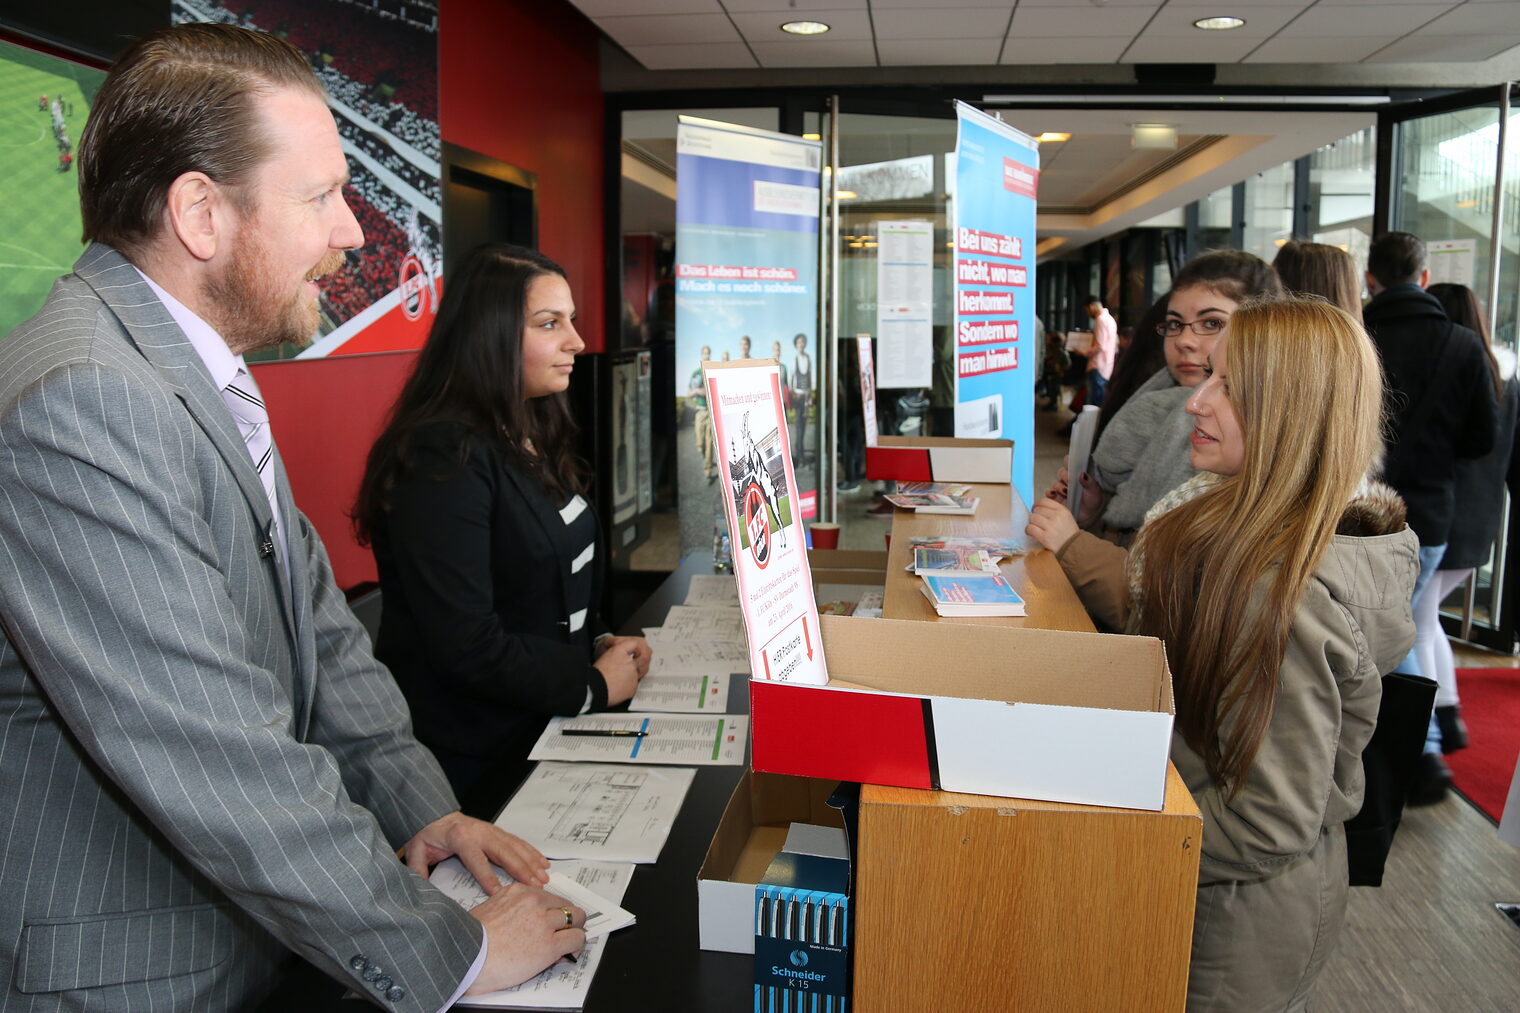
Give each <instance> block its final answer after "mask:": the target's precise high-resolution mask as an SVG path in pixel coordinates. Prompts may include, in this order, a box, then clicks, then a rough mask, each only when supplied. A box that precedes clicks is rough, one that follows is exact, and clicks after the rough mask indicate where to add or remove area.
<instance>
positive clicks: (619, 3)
mask: <svg viewBox="0 0 1520 1013" xmlns="http://www.w3.org/2000/svg"><path fill="white" fill-rule="evenodd" d="M570 2H571V3H572V4H573V5H575V7H577V8H579V10H580V12H581V13H582V14H584V15H586V16H587V17H588V18H600V17H605V16H611V15H617V14H722V13H723V5H722V4H721V3H719V2H718V0H570Z"/></svg>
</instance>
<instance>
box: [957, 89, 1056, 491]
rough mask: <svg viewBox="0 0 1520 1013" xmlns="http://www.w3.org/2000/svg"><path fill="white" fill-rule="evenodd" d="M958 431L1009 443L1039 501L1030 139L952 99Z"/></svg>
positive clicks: (1018, 483) (1035, 164) (1034, 170)
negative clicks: (955, 130) (1036, 486)
mask: <svg viewBox="0 0 1520 1013" xmlns="http://www.w3.org/2000/svg"><path fill="white" fill-rule="evenodd" d="M956 112H957V114H958V118H959V128H960V129H959V132H958V134H957V138H956V145H955V156H956V157H955V330H954V333H955V435H956V436H964V437H983V438H990V439H1006V440H1012V441H1013V475H1012V476H1011V478H1012V481H1013V484H1014V486H1015V487H1016V488H1017V489H1018V491H1019V495H1020V496H1022V497H1023V498H1024V502H1025V503H1033V502H1034V381H1035V376H1034V361H1035V350H1034V348H1033V347H1032V346H1031V344H1030V343H1031V342H1033V341H1034V293H1035V288H1034V268H1035V263H1034V260H1035V253H1034V246H1035V231H1034V226H1035V191H1036V189H1037V187H1038V185H1039V176H1040V169H1039V165H1040V154H1039V148H1038V147H1037V145H1036V143H1035V141H1034V139H1033V138H1031V137H1029V136H1028V135H1027V134H1024V133H1021V132H1020V131H1018V130H1015V129H1014V128H1012V127H1010V126H1007V125H1006V124H1004V123H1002V122H1001V121H999V120H996V119H994V118H992V117H991V116H988V115H987V114H986V113H984V112H981V111H980V110H978V109H973V108H972V107H971V106H968V105H965V104H964V103H960V102H957V103H956Z"/></svg>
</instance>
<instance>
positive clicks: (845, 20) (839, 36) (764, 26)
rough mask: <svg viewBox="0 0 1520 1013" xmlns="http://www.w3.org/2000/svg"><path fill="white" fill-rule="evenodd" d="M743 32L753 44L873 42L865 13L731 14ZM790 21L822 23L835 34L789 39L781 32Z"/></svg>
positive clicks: (867, 15) (812, 11)
mask: <svg viewBox="0 0 1520 1013" xmlns="http://www.w3.org/2000/svg"><path fill="white" fill-rule="evenodd" d="M729 16H730V17H732V18H733V19H734V24H736V25H738V26H739V31H740V32H742V33H744V37H745V38H746V39H748V40H749V41H751V42H802V43H808V42H870V41H871V16H870V14H869V13H867V12H866V11H865V10H864V9H862V10H858V11H844V10H838V9H830V10H809V11H806V12H801V11H795V12H794V11H787V12H785V13H781V12H773V13H765V14H753V13H751V14H731V15H729ZM788 21H822V22H823V23H824V24H826V25H828V26H829V27H830V28H831V29H832V30H831V31H829V32H827V33H825V34H823V35H808V36H802V35H789V34H787V33H786V32H783V31H782V30H781V26H782V25H783V24H785V23H786V22H788Z"/></svg>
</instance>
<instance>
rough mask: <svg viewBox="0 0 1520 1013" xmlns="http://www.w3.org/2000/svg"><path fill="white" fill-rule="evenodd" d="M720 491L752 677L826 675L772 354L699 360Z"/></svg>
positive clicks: (814, 680)
mask: <svg viewBox="0 0 1520 1013" xmlns="http://www.w3.org/2000/svg"><path fill="white" fill-rule="evenodd" d="M702 370H703V374H702V375H703V382H704V383H705V385H706V387H707V404H708V406H709V409H710V413H711V415H712V426H713V438H714V440H715V441H716V442H715V446H716V449H717V456H718V459H719V461H721V462H722V463H721V465H720V468H719V470H720V474H721V478H722V481H723V483H724V484H725V486H726V487H727V492H728V494H727V495H724V496H720V497H719V499H721V500H722V501H723V513H724V516H725V517H727V519H728V532H729V544H730V545H732V546H733V560H734V575H735V576H736V577H737V578H738V581H739V608H740V611H741V612H743V614H744V628H745V630H746V632H747V633H748V634H749V658H750V672H751V673H752V674H751V676H750V677H751V678H752V679H768V680H772V681H776V682H797V683H807V684H810V685H815V686H822V685H824V684H826V683H827V682H828V681H829V675H828V669H827V668H826V667H825V665H824V662H823V644H822V642H821V641H820V640H819V636H818V605H817V603H816V602H815V601H814V599H813V575H812V571H811V570H810V569H809V568H808V559H807V539H806V538H805V537H804V535H803V531H802V509H801V506H800V502H799V501H800V496H799V495H798V490H797V473H796V471H795V470H794V469H793V467H792V452H791V441H790V440H789V439H788V437H787V431H786V408H785V402H784V401H783V400H782V397H781V369H780V367H779V365H778V364H777V363H776V360H774V359H746V360H743V361H741V362H735V363H731V364H730V363H717V362H704V363H703V364H702Z"/></svg>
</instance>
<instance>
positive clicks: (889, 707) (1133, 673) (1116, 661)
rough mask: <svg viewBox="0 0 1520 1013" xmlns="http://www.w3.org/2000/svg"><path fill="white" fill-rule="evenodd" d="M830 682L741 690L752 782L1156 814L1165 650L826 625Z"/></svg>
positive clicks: (1165, 736)
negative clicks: (816, 783) (779, 777)
mask: <svg viewBox="0 0 1520 1013" xmlns="http://www.w3.org/2000/svg"><path fill="white" fill-rule="evenodd" d="M819 629H820V633H821V639H822V643H823V649H824V655H825V657H826V658H827V660H828V666H829V678H830V682H829V685H827V686H803V685H797V684H792V683H784V682H770V681H766V680H752V681H751V682H750V722H751V725H750V727H751V732H750V734H751V741H752V744H751V749H752V755H753V767H754V769H755V770H757V771H767V772H771V773H777V774H792V775H797V776H805V777H821V778H830V779H834V780H840V781H860V782H863V783H866V784H883V785H898V786H901V787H905V788H939V789H943V790H945V791H958V792H967V793H971V794H977V795H1002V796H1007V797H1012V798H1030V799H1045V800H1047V801H1052V802H1075V803H1079V804H1084V805H1105V806H1119V807H1123V808H1130V809H1153V810H1159V809H1161V808H1162V806H1163V804H1164V803H1165V798H1166V770H1167V760H1168V754H1169V751H1170V748H1171V736H1172V719H1173V716H1174V713H1175V712H1174V710H1173V706H1172V683H1171V674H1170V672H1169V671H1168V669H1167V666H1166V652H1165V651H1164V650H1163V648H1162V645H1161V641H1159V640H1156V639H1155V638H1152V637H1121V636H1110V635H1104V634H1096V633H1068V632H1062V631H1057V630H1040V629H1020V628H1014V627H1005V626H966V625H959V624H948V623H923V622H913V621H909V620H900V619H857V618H853V617H845V616H821V617H820V619H819Z"/></svg>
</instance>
